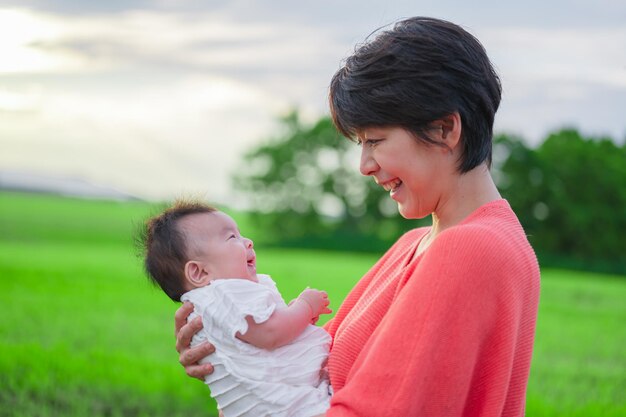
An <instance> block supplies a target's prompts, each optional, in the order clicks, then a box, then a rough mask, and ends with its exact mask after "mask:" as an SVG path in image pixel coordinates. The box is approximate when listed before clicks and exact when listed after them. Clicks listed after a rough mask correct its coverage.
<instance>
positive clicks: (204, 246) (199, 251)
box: [181, 211, 257, 282]
mask: <svg viewBox="0 0 626 417" xmlns="http://www.w3.org/2000/svg"><path fill="white" fill-rule="evenodd" d="M181 228H182V229H183V233H184V234H185V236H186V241H187V250H188V252H189V253H188V256H189V258H190V260H194V261H198V262H200V263H202V265H204V267H205V268H206V271H207V273H208V274H209V275H210V278H211V279H222V278H240V279H247V280H251V281H255V282H256V281H257V278H256V254H255V253H254V249H253V248H252V246H253V244H252V241H251V240H250V239H248V238H245V237H243V236H241V233H240V232H239V228H238V227H237V223H235V221H234V220H233V219H232V218H231V217H230V216H228V215H227V214H225V213H222V212H221V211H216V212H213V213H201V214H193V215H191V216H188V217H186V218H184V219H182V221H181Z"/></svg>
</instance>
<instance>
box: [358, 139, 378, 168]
mask: <svg viewBox="0 0 626 417" xmlns="http://www.w3.org/2000/svg"><path fill="white" fill-rule="evenodd" d="M359 170H360V171H361V174H363V175H374V173H375V172H376V171H377V170H378V164H377V163H376V161H375V160H374V158H373V157H372V154H371V150H370V149H368V148H367V147H366V146H365V145H363V147H362V148H361V162H360V165H359Z"/></svg>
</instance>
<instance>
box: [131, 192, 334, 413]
mask: <svg viewBox="0 0 626 417" xmlns="http://www.w3.org/2000/svg"><path fill="white" fill-rule="evenodd" d="M142 245H143V249H144V250H145V269H146V272H147V274H148V276H149V277H150V279H151V280H152V281H153V282H154V283H155V284H157V285H159V286H160V287H161V288H162V289H163V291H164V292H165V293H166V294H167V295H168V296H169V297H170V298H171V299H172V300H174V301H190V302H191V303H193V305H194V312H193V313H192V315H190V317H189V320H191V319H193V318H195V317H197V316H201V317H202V324H203V326H204V329H203V330H202V331H200V332H199V333H198V334H196V335H195V336H194V338H193V341H192V346H194V345H197V344H199V343H202V342H204V341H208V342H210V343H212V344H213V345H214V346H215V353H214V354H212V355H210V356H209V357H210V359H208V358H209V357H207V358H205V359H203V361H201V363H202V362H210V363H211V364H212V365H213V367H214V372H213V373H212V374H210V375H208V376H207V377H206V378H205V382H206V384H208V386H209V388H210V390H211V396H212V397H213V398H215V400H216V401H217V404H218V406H219V408H220V409H221V410H222V412H223V414H224V416H225V417H235V416H250V417H252V416H254V417H259V416H272V417H309V416H314V415H318V414H323V413H324V412H325V411H326V410H327V409H328V407H329V400H330V386H329V384H328V381H327V380H326V379H325V378H323V377H321V374H322V373H321V372H320V371H321V369H322V367H323V366H324V365H325V362H326V360H327V357H328V351H329V347H330V342H331V339H330V336H329V335H328V333H326V331H324V330H323V329H321V328H319V327H316V326H314V325H312V324H315V322H316V321H317V319H318V317H319V315H320V314H328V313H331V312H332V311H331V310H330V309H329V308H328V304H329V301H328V296H327V295H326V293H325V292H323V291H317V290H314V289H308V288H307V289H305V290H304V291H303V292H302V293H301V294H300V295H299V296H298V298H296V299H295V300H293V301H292V302H290V303H289V305H287V304H285V302H284V301H283V299H282V297H281V295H280V293H279V292H278V289H277V288H276V284H275V283H274V281H272V279H271V278H270V277H269V276H267V275H262V274H257V272H256V255H255V252H254V249H253V245H252V241H251V240H250V239H247V238H245V237H243V236H241V234H240V232H239V229H238V227H237V224H236V223H235V221H234V220H233V219H232V218H230V217H229V216H228V215H226V214H225V213H223V212H221V211H218V210H216V209H215V208H213V207H210V206H207V205H205V204H202V203H198V202H185V201H178V202H176V203H175V204H174V205H173V206H172V207H170V208H168V209H167V210H165V211H164V212H163V213H161V214H159V215H157V216H155V217H153V218H151V219H149V220H147V221H146V223H145V228H144V229H143V236H142Z"/></svg>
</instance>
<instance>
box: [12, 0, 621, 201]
mask: <svg viewBox="0 0 626 417" xmlns="http://www.w3.org/2000/svg"><path fill="white" fill-rule="evenodd" d="M415 15H424V16H433V17H438V18H442V19H446V20H450V21H452V22H454V23H457V24H460V25H461V26H463V27H464V28H466V29H467V30H468V31H469V32H471V33H472V34H474V35H475V36H476V37H477V38H478V39H479V40H480V41H481V42H482V43H483V45H484V46H485V48H486V50H487V53H488V55H489V56H490V58H491V60H492V62H493V64H494V66H495V67H496V70H497V72H498V73H499V75H500V77H501V79H502V83H503V99H502V104H501V107H500V110H499V111H498V114H497V116H496V125H495V130H496V132H498V133H499V132H502V133H512V134H517V135H519V136H521V137H523V138H524V139H525V140H526V141H527V142H528V144H529V145H530V146H535V145H537V144H538V143H539V142H540V141H541V140H542V139H543V138H544V137H545V136H546V135H547V134H548V133H549V132H551V131H554V130H556V129H560V128H563V127H575V128H577V129H579V130H580V131H581V132H582V133H583V134H585V135H589V136H609V137H612V138H613V139H614V140H615V141H616V142H618V143H623V142H624V139H625V138H626V118H625V117H624V116H625V115H626V111H625V109H626V24H625V22H626V2H624V1H622V0H555V1H551V2H546V1H545V0H541V1H537V0H527V1H525V2H503V1H486V0H485V1H482V0H478V1H473V2H457V1H450V0H439V1H420V0H412V1H385V2H380V1H369V0H358V1H357V0H350V1H339V0H336V1H333V2H330V1H324V0H319V1H316V2H293V1H286V0H285V1H284V0H267V1H240V0H231V1H208V0H204V1H199V0H198V1H195V0H191V1H184V0H176V1H175V0H134V1H122V0H109V1H101V0H98V1H92V0H82V1H70V0H21V1H3V0H0V176H2V175H5V177H6V176H7V175H12V176H15V175H18V176H19V175H30V176H34V177H40V178H47V179H50V178H57V177H58V178H70V179H80V180H81V181H86V182H88V183H91V184H94V185H96V186H98V187H108V188H110V189H113V190H119V191H120V192H123V193H127V194H131V195H134V196H137V197H140V198H145V199H150V200H161V199H172V198H175V197H178V196H184V195H194V196H198V197H201V198H205V199H207V200H209V201H212V202H216V203H223V204H232V205H237V204H240V203H241V202H242V201H243V200H242V199H241V196H240V195H238V194H237V193H236V191H235V190H233V188H232V185H231V182H230V178H231V176H232V174H233V173H234V172H241V171H242V170H245V166H244V165H243V164H242V163H241V155H242V154H243V153H245V152H246V150H249V149H252V148H253V147H255V146H257V145H258V144H260V143H263V142H264V141H266V140H267V139H269V138H272V137H274V136H276V134H277V133H278V132H279V126H278V122H277V120H278V118H279V117H281V116H283V115H285V114H286V113H288V112H289V111H290V110H292V109H298V110H299V112H300V113H301V115H302V118H303V120H304V121H305V122H313V121H315V120H316V119H318V118H319V117H322V116H324V115H327V114H328V107H327V101H326V100H327V93H328V84H329V81H330V79H331V77H332V75H333V74H334V72H335V71H336V70H337V69H338V68H339V67H340V65H341V62H342V60H343V59H344V58H345V57H347V56H348V55H349V54H350V52H351V51H353V49H354V46H355V45H356V44H358V43H359V42H362V41H363V40H364V39H365V38H366V37H367V36H368V35H369V34H370V33H371V32H372V31H374V30H375V29H376V28H379V27H381V26H384V25H387V24H389V23H392V22H394V21H396V20H398V19H401V18H405V17H409V16H415ZM354 168H355V170H356V169H358V167H357V166H355V167H354ZM0 179H1V178H0Z"/></svg>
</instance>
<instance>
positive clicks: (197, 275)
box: [185, 261, 211, 288]
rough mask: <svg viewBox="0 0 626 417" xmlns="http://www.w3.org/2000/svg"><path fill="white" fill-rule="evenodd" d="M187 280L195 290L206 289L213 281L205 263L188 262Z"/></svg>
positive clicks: (186, 265)
mask: <svg viewBox="0 0 626 417" xmlns="http://www.w3.org/2000/svg"><path fill="white" fill-rule="evenodd" d="M185 279H186V280H187V282H188V283H189V285H191V286H192V287H193V288H199V287H204V286H205V285H207V284H208V283H209V281H210V280H211V279H210V277H209V273H208V271H207V270H206V268H205V265H204V263H203V262H198V261H188V262H187V263H186V264H185Z"/></svg>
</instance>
